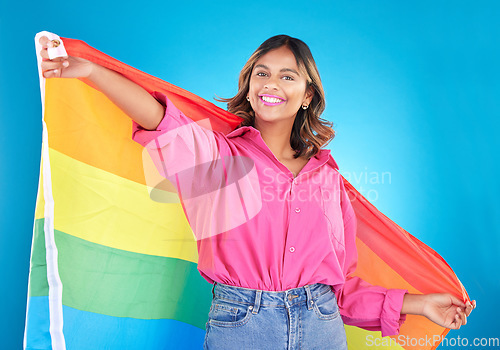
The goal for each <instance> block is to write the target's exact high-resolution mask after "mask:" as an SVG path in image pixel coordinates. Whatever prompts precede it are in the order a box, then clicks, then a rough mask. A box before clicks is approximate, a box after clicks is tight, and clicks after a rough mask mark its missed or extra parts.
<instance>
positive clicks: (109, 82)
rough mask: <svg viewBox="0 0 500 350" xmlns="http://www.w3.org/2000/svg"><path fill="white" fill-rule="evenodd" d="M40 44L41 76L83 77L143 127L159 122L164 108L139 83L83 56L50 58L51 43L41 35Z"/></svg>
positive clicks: (153, 127)
mask: <svg viewBox="0 0 500 350" xmlns="http://www.w3.org/2000/svg"><path fill="white" fill-rule="evenodd" d="M40 44H41V45H42V50H41V51H40V55H41V57H42V59H43V61H42V63H41V68H42V72H43V76H44V77H45V78H81V79H83V80H87V81H88V82H89V83H90V85H92V86H93V87H94V88H96V89H98V90H99V91H101V92H102V93H103V94H105V95H106V96H107V97H108V98H109V99H110V100H111V101H112V102H113V103H114V104H115V105H117V106H118V107H119V108H120V109H121V110H122V111H123V112H124V113H125V114H127V115H128V116H129V117H130V118H132V119H133V120H134V121H135V122H136V123H138V124H139V125H141V126H142V127H143V128H145V129H148V130H154V129H156V127H157V126H158V124H160V122H161V120H162V119H163V116H164V115H165V107H164V106H162V105H161V104H160V103H159V102H158V101H157V100H156V99H155V98H154V97H153V96H151V95H150V94H149V93H148V92H147V91H146V90H144V89H143V88H142V87H141V86H139V85H137V84H136V83H134V82H133V81H131V80H129V79H128V78H126V77H124V76H123V75H121V74H119V73H117V72H115V71H112V70H110V69H107V68H105V67H103V66H101V65H99V64H96V63H94V62H91V61H88V60H85V59H83V58H79V57H73V56H68V57H59V58H55V59H53V60H51V59H49V55H48V53H47V48H48V47H52V45H53V43H52V42H51V41H50V40H49V39H48V38H47V37H46V36H42V37H41V38H40Z"/></svg>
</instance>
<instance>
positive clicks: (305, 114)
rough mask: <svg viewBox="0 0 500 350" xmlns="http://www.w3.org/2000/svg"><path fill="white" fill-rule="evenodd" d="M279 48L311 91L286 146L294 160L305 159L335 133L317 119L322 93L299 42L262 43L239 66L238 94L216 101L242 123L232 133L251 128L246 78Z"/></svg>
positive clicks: (312, 63)
mask: <svg viewBox="0 0 500 350" xmlns="http://www.w3.org/2000/svg"><path fill="white" fill-rule="evenodd" d="M283 46H286V47H287V48H289V49H290V51H292V53H293V54H294V56H295V59H296V61H297V65H298V67H299V70H300V72H301V74H303V75H304V76H305V77H306V79H307V87H306V89H308V88H312V89H313V91H314V95H313V98H312V101H311V103H310V104H309V108H308V109H305V110H304V109H302V108H300V109H299V111H298V112H297V115H296V117H295V121H294V123H293V127H292V133H291V135H290V145H291V146H292V148H293V149H294V150H295V154H294V158H298V157H301V156H305V157H306V158H308V159H309V158H311V157H313V156H314V155H315V154H316V153H318V152H319V150H320V149H321V147H323V146H324V145H327V144H328V143H329V142H330V141H331V140H332V139H333V138H334V137H335V131H334V130H333V129H332V126H333V123H332V122H330V121H328V120H325V119H322V118H320V115H321V113H323V111H324V110H325V93H324V91H323V85H322V84H321V79H320V76H319V72H318V68H317V67H316V62H315V61H314V58H313V56H312V54H311V50H310V49H309V47H308V46H307V45H306V43H304V42H303V41H302V40H299V39H296V38H292V37H290V36H288V35H276V36H273V37H271V38H269V39H267V40H266V41H264V42H263V43H262V44H261V45H260V46H259V47H258V48H257V50H255V52H254V53H253V54H252V55H251V56H250V58H249V59H248V61H247V63H246V64H245V65H244V66H243V69H242V70H241V72H240V77H239V81H238V93H237V94H236V95H235V96H234V97H232V98H216V100H217V101H220V102H227V110H228V111H229V112H231V113H233V114H236V115H237V116H239V117H241V118H242V119H243V120H242V122H241V123H240V124H239V125H238V126H237V127H236V128H235V129H238V128H240V127H242V126H253V127H255V125H254V121H255V113H254V111H253V110H252V107H251V105H250V102H249V101H247V99H246V96H247V94H248V91H249V89H250V76H251V74H252V71H253V68H254V65H255V63H256V62H257V61H258V60H259V58H261V57H262V56H263V55H265V54H266V53H268V52H269V51H271V50H274V49H278V48H280V47H283Z"/></svg>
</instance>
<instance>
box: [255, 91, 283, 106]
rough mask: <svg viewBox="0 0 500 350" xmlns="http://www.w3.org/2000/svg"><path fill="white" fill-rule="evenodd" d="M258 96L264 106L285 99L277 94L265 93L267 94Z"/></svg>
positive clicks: (279, 102)
mask: <svg viewBox="0 0 500 350" xmlns="http://www.w3.org/2000/svg"><path fill="white" fill-rule="evenodd" d="M259 98H260V100H261V101H262V103H264V104H265V105H266V106H277V105H280V104H282V103H284V102H285V101H286V100H284V99H282V98H281V97H279V96H274V95H267V94H263V95H259Z"/></svg>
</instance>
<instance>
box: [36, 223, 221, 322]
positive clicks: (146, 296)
mask: <svg viewBox="0 0 500 350" xmlns="http://www.w3.org/2000/svg"><path fill="white" fill-rule="evenodd" d="M35 225H36V228H35V244H34V248H33V259H32V260H33V261H32V266H39V267H37V268H36V269H33V270H32V276H31V277H30V279H31V281H32V283H31V286H30V296H35V295H36V296H41V295H48V285H47V277H46V268H45V243H44V234H43V225H44V219H38V220H36V222H35ZM55 241H56V245H57V249H58V258H59V264H58V265H59V274H60V277H61V281H62V283H63V304H64V305H66V306H69V307H72V308H75V309H78V310H83V311H89V312H95V313H98V314H103V315H109V316H116V317H133V318H139V319H175V320H178V321H181V322H185V323H188V324H191V325H193V326H196V327H199V328H201V329H205V323H206V321H207V319H208V311H209V309H210V304H211V302H212V293H211V290H212V285H211V284H209V283H208V282H207V281H206V280H205V279H204V278H203V277H201V275H200V274H199V272H198V269H197V265H196V264H194V263H192V262H189V261H185V260H180V259H175V258H167V257H160V256H152V255H145V254H139V253H133V252H128V251H124V250H120V249H115V248H110V247H106V246H102V245H100V244H96V243H92V242H89V241H86V240H83V239H81V238H77V237H74V236H71V235H69V234H66V233H64V232H61V231H57V230H55ZM35 264H36V265H35ZM44 268H45V270H44ZM35 271H36V273H34V272H35ZM43 274H44V275H43ZM42 275H43V276H44V277H43V278H42Z"/></svg>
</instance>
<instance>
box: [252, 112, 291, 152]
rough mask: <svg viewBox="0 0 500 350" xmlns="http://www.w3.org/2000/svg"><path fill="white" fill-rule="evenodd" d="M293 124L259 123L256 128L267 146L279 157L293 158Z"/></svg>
mask: <svg viewBox="0 0 500 350" xmlns="http://www.w3.org/2000/svg"><path fill="white" fill-rule="evenodd" d="M292 127H293V124H291V123H275V122H273V123H267V122H262V121H260V123H257V121H255V128H256V129H257V130H259V131H260V134H261V136H262V139H263V140H264V142H265V143H266V145H267V147H269V149H270V150H271V152H273V154H274V155H275V156H276V158H278V159H280V160H281V159H293V155H294V154H295V151H294V150H293V148H292V146H291V145H290V135H291V133H292Z"/></svg>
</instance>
